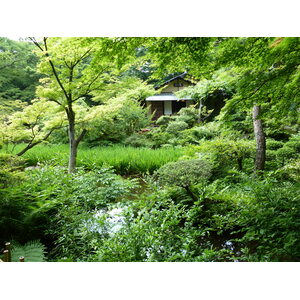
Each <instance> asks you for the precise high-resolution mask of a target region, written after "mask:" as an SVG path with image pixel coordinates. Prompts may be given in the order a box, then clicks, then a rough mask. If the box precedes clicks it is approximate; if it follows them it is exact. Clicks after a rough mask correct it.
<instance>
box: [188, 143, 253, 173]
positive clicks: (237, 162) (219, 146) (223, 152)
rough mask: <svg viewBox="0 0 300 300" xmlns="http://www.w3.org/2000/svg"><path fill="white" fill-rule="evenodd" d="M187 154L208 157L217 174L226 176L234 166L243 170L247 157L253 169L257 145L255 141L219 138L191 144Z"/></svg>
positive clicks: (195, 156) (249, 168) (250, 169)
mask: <svg viewBox="0 0 300 300" xmlns="http://www.w3.org/2000/svg"><path fill="white" fill-rule="evenodd" d="M186 154H187V156H189V157H193V158H202V157H206V158H207V159H209V160H210V161H212V162H213V164H214V170H215V175H216V176H224V173H225V174H226V173H227V172H228V171H229V170H230V169H233V168H235V169H237V170H240V171H241V170H243V169H244V162H245V161H246V159H251V165H250V166H249V167H248V170H249V171H252V165H253V163H252V159H253V158H254V155H255V146H254V141H249V140H236V141H235V140H229V139H224V138H218V139H214V140H211V141H204V142H202V143H201V144H200V145H199V146H191V147H189V148H187V151H186Z"/></svg>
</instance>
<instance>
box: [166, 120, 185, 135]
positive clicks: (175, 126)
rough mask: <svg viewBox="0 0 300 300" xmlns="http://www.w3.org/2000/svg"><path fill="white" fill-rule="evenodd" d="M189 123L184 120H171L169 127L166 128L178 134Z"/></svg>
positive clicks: (167, 130) (169, 131)
mask: <svg viewBox="0 0 300 300" xmlns="http://www.w3.org/2000/svg"><path fill="white" fill-rule="evenodd" d="M188 126H189V125H188V124H187V123H186V122H184V121H176V122H171V123H170V124H169V125H168V127H167V128H166V132H167V133H171V134H177V132H180V131H183V130H184V129H187V128H188Z"/></svg>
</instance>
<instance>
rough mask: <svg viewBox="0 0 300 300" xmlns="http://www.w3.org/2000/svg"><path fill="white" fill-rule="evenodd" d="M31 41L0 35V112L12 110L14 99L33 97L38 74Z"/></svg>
mask: <svg viewBox="0 0 300 300" xmlns="http://www.w3.org/2000/svg"><path fill="white" fill-rule="evenodd" d="M32 50H33V46H32V44H31V43H28V42H25V41H18V42H17V41H12V40H10V39H8V38H4V37H0V70H1V72H0V101H1V114H2V113H3V112H5V113H8V112H11V111H14V110H15V109H12V106H13V105H14V104H15V101H16V100H20V101H22V102H29V101H30V100H31V99H33V98H34V94H35V88H36V85H37V83H38V79H39V77H40V76H39V75H38V73H37V70H36V64H37V62H38V59H37V56H36V55H35V54H34V53H33V51H32Z"/></svg>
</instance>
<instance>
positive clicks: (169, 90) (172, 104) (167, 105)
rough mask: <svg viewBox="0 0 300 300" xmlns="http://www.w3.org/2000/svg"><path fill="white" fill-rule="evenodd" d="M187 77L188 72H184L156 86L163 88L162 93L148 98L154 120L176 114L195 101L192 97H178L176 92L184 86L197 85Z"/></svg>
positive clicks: (148, 105)
mask: <svg viewBox="0 0 300 300" xmlns="http://www.w3.org/2000/svg"><path fill="white" fill-rule="evenodd" d="M185 77H186V73H183V74H181V75H178V76H176V77H173V78H172V79H170V80H168V81H165V82H164V83H163V84H161V85H159V86H157V87H156V89H161V88H162V90H161V92H160V94H156V95H154V96H150V97H148V98H146V100H145V101H146V106H147V107H150V113H151V114H153V120H157V119H158V118H159V117H160V116H162V115H173V114H176V113H178V112H179V110H180V109H181V108H183V107H188V106H189V105H191V104H194V101H193V100H192V99H191V98H184V99H178V98H177V97H176V96H175V94H174V93H175V92H178V91H179V90H181V89H183V88H186V87H188V86H190V85H195V84H194V83H193V82H191V81H190V80H188V79H186V78H185Z"/></svg>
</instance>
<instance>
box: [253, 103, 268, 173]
mask: <svg viewBox="0 0 300 300" xmlns="http://www.w3.org/2000/svg"><path fill="white" fill-rule="evenodd" d="M260 113H261V108H260V106H259V105H254V107H253V114H252V116H253V127H254V134H255V140H256V157H255V170H256V171H263V170H264V169H265V161H266V138H265V134H264V130H263V124H262V120H260V119H259V117H260Z"/></svg>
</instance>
